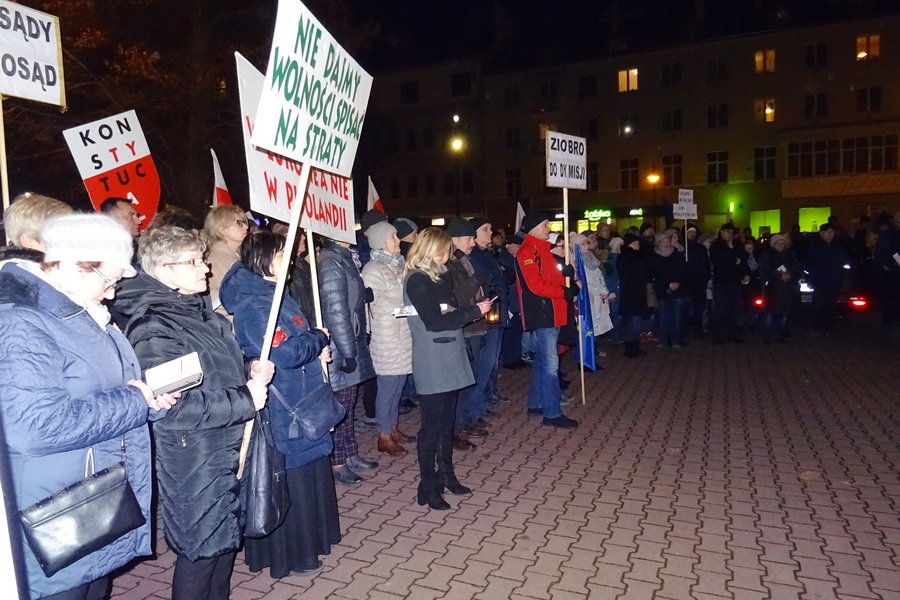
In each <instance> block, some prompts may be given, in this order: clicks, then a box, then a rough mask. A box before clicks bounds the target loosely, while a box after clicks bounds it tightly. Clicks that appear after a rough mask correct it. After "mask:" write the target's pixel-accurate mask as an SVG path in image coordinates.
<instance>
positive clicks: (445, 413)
mask: <svg viewBox="0 0 900 600" xmlns="http://www.w3.org/2000/svg"><path fill="white" fill-rule="evenodd" d="M456 396H457V390H454V391H452V392H441V393H439V394H427V395H421V396H419V409H420V410H421V413H422V422H421V425H420V426H419V439H418V441H417V442H416V450H417V453H418V458H419V475H420V476H421V478H422V479H421V483H420V485H421V486H423V489H428V487H429V486H434V485H435V482H436V471H435V461H436V460H437V455H438V445H439V442H440V439H441V438H442V437H443V438H444V439H445V440H450V439H452V437H453V422H454V420H455V418H456Z"/></svg>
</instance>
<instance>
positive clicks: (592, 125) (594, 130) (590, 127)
mask: <svg viewBox="0 0 900 600" xmlns="http://www.w3.org/2000/svg"><path fill="white" fill-rule="evenodd" d="M597 123H598V122H597V119H585V120H584V121H582V122H581V135H582V136H583V137H585V138H587V139H589V140H596V139H597V138H598V137H599V136H600V127H599V125H598V124H597Z"/></svg>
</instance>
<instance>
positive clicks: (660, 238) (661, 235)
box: [653, 229, 672, 246]
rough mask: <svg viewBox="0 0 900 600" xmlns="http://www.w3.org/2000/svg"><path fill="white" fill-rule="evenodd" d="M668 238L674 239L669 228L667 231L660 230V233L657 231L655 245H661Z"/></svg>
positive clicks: (654, 239)
mask: <svg viewBox="0 0 900 600" xmlns="http://www.w3.org/2000/svg"><path fill="white" fill-rule="evenodd" d="M666 239H668V240H671V239H672V232H671V231H669V230H668V229H667V230H666V231H660V232H659V233H657V234H656V235H655V236H654V238H653V243H654V245H656V246H659V244H660V243H661V242H662V241H663V240H666Z"/></svg>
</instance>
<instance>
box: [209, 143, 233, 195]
mask: <svg viewBox="0 0 900 600" xmlns="http://www.w3.org/2000/svg"><path fill="white" fill-rule="evenodd" d="M209 153H210V154H212V160H213V177H214V178H215V183H214V184H213V185H214V188H213V206H230V205H232V204H234V203H233V202H232V201H231V194H229V193H228V186H227V185H225V178H224V177H223V176H222V167H220V166H219V157H218V156H216V151H215V150H213V149H212V148H210V149H209Z"/></svg>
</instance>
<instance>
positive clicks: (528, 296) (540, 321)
mask: <svg viewBox="0 0 900 600" xmlns="http://www.w3.org/2000/svg"><path fill="white" fill-rule="evenodd" d="M550 248H551V245H550V242H548V241H546V240H539V239H538V238H536V237H534V236H531V235H526V236H525V241H524V242H523V243H522V246H521V247H520V248H519V252H518V254H516V276H517V277H516V288H517V289H518V291H519V303H520V306H521V307H522V327H523V328H524V329H525V331H533V330H535V329H543V328H545V327H562V326H563V325H565V324H566V323H567V322H568V316H567V313H566V279H565V277H563V274H562V271H561V270H560V268H559V262H558V261H557V260H556V257H555V256H554V255H553V254H552V253H551V252H550ZM548 300H549V301H548Z"/></svg>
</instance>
